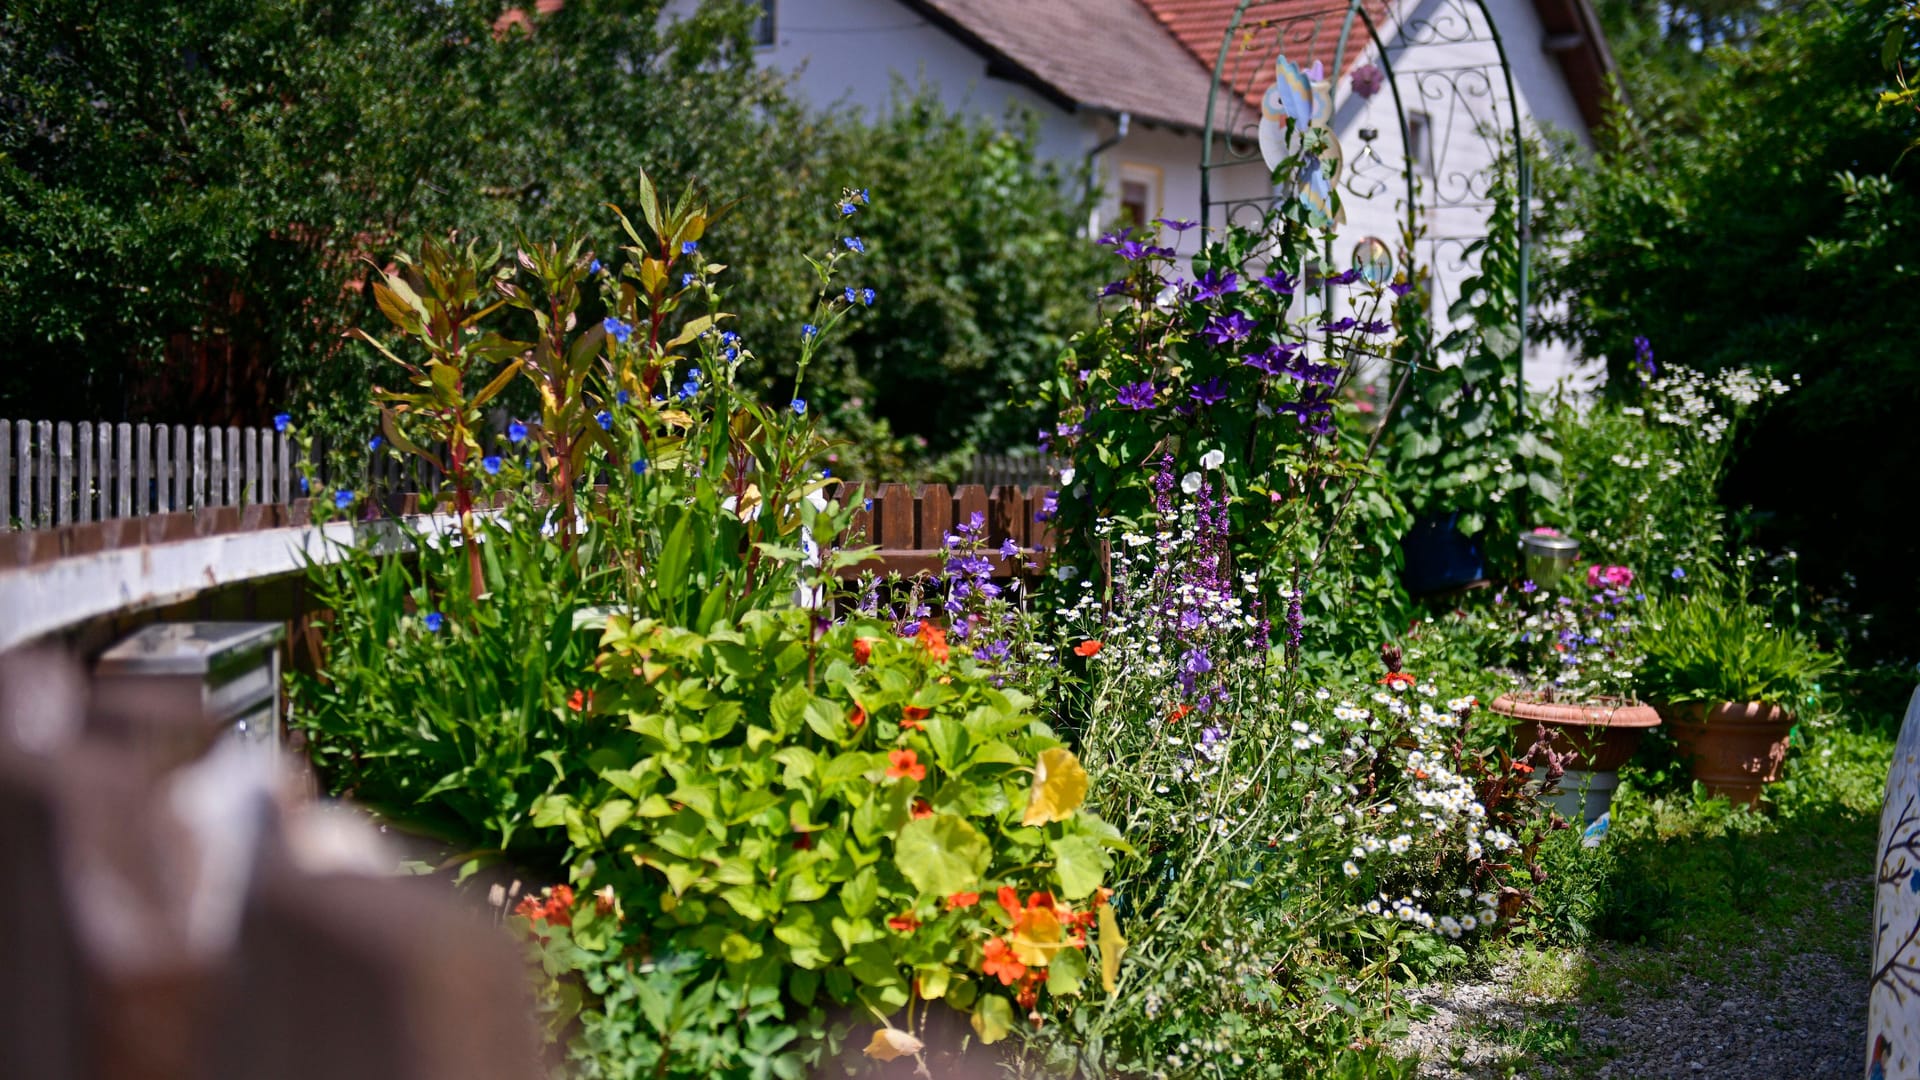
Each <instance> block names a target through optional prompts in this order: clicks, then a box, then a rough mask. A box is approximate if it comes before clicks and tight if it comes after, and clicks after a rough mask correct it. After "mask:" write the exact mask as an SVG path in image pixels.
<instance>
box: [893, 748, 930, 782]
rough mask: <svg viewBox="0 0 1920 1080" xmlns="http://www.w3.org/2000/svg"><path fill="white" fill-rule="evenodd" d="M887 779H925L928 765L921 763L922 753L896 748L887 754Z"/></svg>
mask: <svg viewBox="0 0 1920 1080" xmlns="http://www.w3.org/2000/svg"><path fill="white" fill-rule="evenodd" d="M887 762H888V764H887V779H889V780H925V779H926V778H927V767H926V766H925V765H922V764H920V755H918V754H916V753H914V752H913V751H911V750H894V751H891V752H889V753H888V754H887Z"/></svg>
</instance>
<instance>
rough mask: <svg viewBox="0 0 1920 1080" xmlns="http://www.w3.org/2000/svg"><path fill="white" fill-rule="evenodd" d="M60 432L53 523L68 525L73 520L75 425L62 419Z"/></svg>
mask: <svg viewBox="0 0 1920 1080" xmlns="http://www.w3.org/2000/svg"><path fill="white" fill-rule="evenodd" d="M58 432H59V435H58V437H59V440H60V443H59V448H58V451H57V452H58V454H59V458H58V460H57V462H56V464H55V468H56V469H57V470H58V475H59V480H58V481H57V487H56V490H57V492H58V494H57V495H56V496H55V501H54V504H53V523H54V524H55V525H66V524H69V523H71V522H72V521H73V425H72V424H71V423H68V422H67V421H65V420H62V421H60V426H59V428H58Z"/></svg>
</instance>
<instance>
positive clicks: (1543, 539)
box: [1520, 533, 1580, 558]
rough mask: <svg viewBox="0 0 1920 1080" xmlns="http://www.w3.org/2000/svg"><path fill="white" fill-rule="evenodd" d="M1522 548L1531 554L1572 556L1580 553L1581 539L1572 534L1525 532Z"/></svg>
mask: <svg viewBox="0 0 1920 1080" xmlns="http://www.w3.org/2000/svg"><path fill="white" fill-rule="evenodd" d="M1520 549H1521V550H1522V551H1525V552H1527V553H1528V554H1529V555H1559V556H1564V557H1569V558H1570V557H1572V556H1574V555H1576V554H1578V553H1579V551H1580V541H1578V540H1575V539H1574V538H1573V537H1571V536H1548V535H1547V534H1545V533H1523V534H1522V535H1521V537H1520Z"/></svg>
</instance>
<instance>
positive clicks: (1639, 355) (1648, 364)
mask: <svg viewBox="0 0 1920 1080" xmlns="http://www.w3.org/2000/svg"><path fill="white" fill-rule="evenodd" d="M1633 355H1634V359H1635V361H1637V362H1638V363H1639V365H1640V370H1642V371H1644V372H1646V373H1647V377H1648V378H1653V377H1654V376H1657V375H1659V374H1660V365H1658V364H1656V363H1654V362H1653V342H1651V341H1648V340H1647V339H1646V338H1645V337H1636V338H1634V339H1633Z"/></svg>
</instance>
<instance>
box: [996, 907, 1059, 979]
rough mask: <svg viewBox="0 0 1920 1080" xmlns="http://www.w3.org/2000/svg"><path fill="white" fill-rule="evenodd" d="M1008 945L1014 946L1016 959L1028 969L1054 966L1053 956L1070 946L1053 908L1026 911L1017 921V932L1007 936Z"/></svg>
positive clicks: (1014, 924) (1033, 908) (1015, 923)
mask: <svg viewBox="0 0 1920 1080" xmlns="http://www.w3.org/2000/svg"><path fill="white" fill-rule="evenodd" d="M1007 944H1009V945H1011V946H1012V947H1013V956H1014V959H1016V960H1018V961H1020V962H1021V963H1023V964H1025V965H1027V966H1028V967H1039V968H1043V967H1046V966H1047V965H1048V964H1051V963H1053V954H1054V953H1056V952H1059V951H1060V949H1061V948H1062V947H1063V946H1065V945H1066V941H1065V940H1064V934H1063V932H1062V927H1061V926H1060V917H1059V916H1058V915H1056V914H1054V912H1053V909H1052V908H1045V907H1030V908H1026V909H1024V910H1022V911H1021V912H1020V915H1019V917H1018V918H1016V919H1015V920H1014V923H1013V932H1012V933H1010V934H1008V935H1007Z"/></svg>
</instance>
